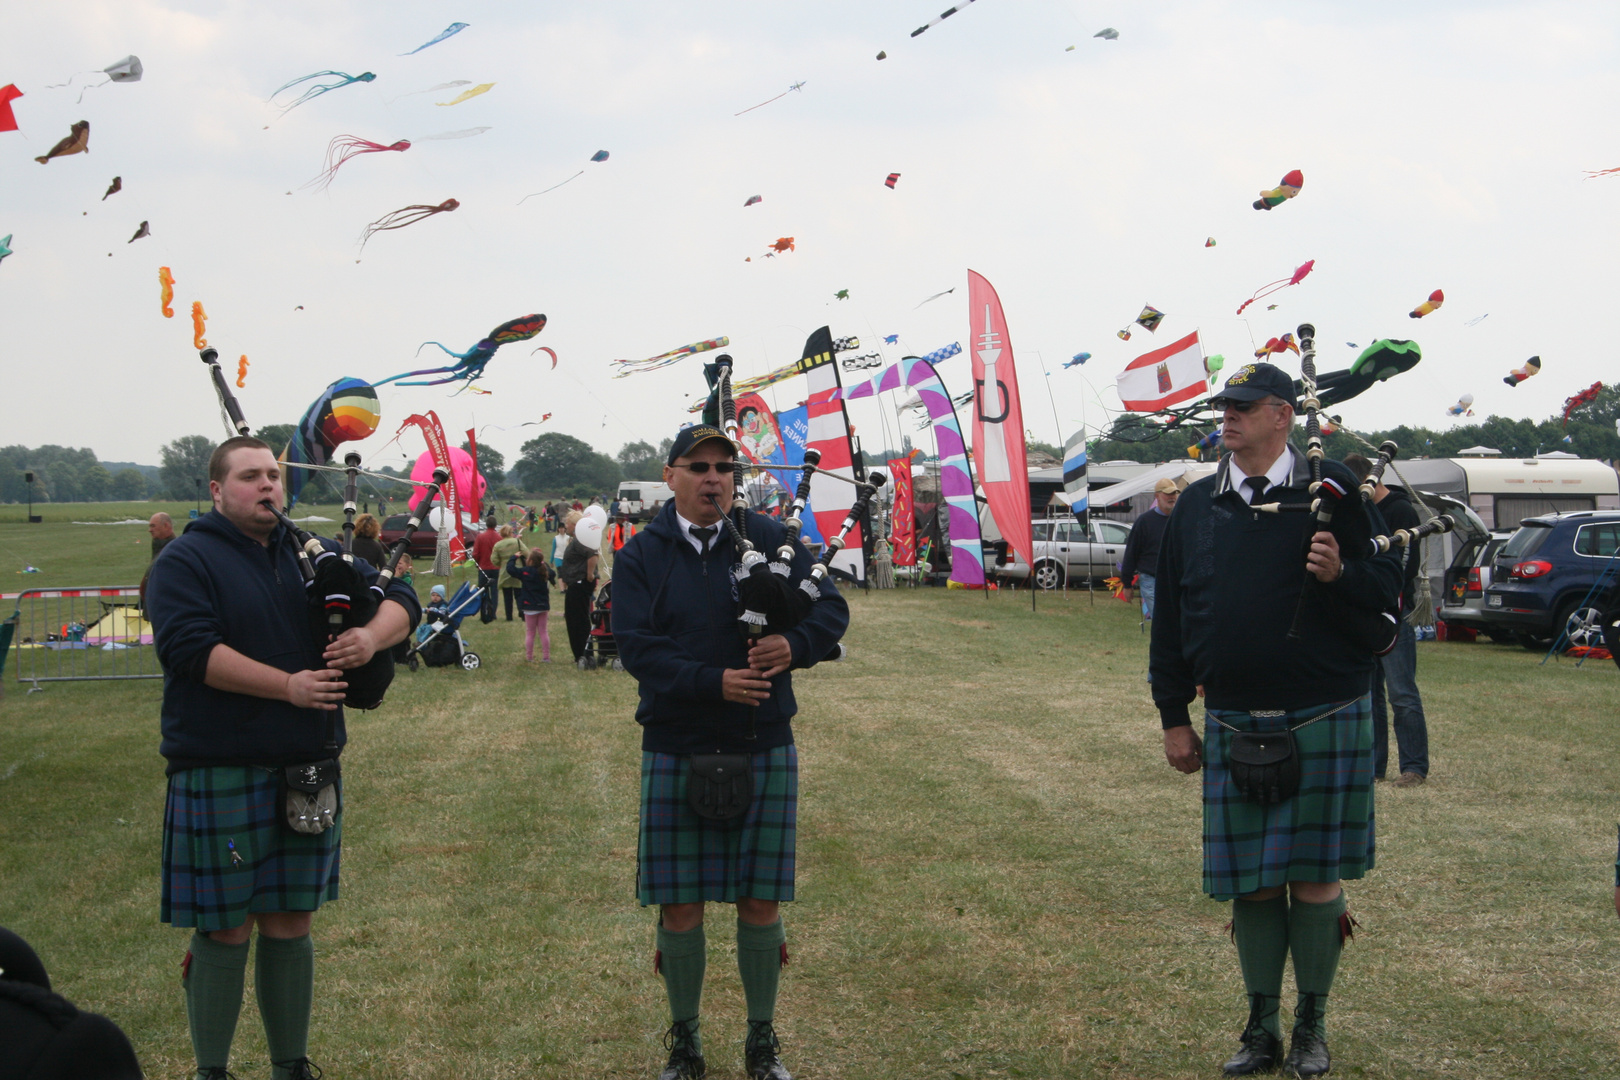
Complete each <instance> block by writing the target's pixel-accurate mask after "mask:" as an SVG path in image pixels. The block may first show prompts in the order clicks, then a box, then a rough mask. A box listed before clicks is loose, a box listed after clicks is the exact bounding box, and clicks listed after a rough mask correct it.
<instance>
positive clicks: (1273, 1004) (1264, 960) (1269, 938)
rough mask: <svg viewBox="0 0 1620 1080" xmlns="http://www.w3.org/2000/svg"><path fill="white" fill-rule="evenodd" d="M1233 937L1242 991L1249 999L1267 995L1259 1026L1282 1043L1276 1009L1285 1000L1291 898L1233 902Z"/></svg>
mask: <svg viewBox="0 0 1620 1080" xmlns="http://www.w3.org/2000/svg"><path fill="white" fill-rule="evenodd" d="M1232 935H1233V936H1234V937H1235V938H1237V951H1238V966H1239V967H1241V968H1242V969H1243V987H1244V989H1245V990H1247V991H1248V993H1249V994H1250V995H1254V994H1264V995H1265V998H1266V1000H1265V1003H1264V1005H1263V1006H1262V1012H1261V1017H1260V1022H1261V1024H1262V1025H1263V1026H1264V1027H1265V1029H1266V1030H1267V1031H1269V1032H1271V1033H1272V1034H1273V1035H1275V1036H1276V1037H1277V1038H1279V1039H1280V1038H1282V1029H1281V1027H1280V1026H1279V1024H1278V1022H1277V1007H1278V1005H1279V1004H1280V1003H1281V1000H1282V980H1283V967H1284V965H1286V964H1287V963H1288V898H1287V897H1286V896H1282V895H1278V896H1274V897H1272V898H1271V899H1270V900H1234V901H1232ZM1250 1001H1251V1003H1252V1001H1253V998H1252V996H1251V998H1250Z"/></svg>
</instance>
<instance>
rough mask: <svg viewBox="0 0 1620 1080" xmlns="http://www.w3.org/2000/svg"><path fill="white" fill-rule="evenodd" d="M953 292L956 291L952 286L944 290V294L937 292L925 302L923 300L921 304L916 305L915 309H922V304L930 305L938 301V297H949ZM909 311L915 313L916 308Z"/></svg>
mask: <svg viewBox="0 0 1620 1080" xmlns="http://www.w3.org/2000/svg"><path fill="white" fill-rule="evenodd" d="M955 291H956V286H955V285H952V286H951V287H950V288H948V289H946V290H945V291H944V292H937V293H935V294H934V295H933V296H930V297H929V298H928V299H927V300H924V301H923V302H922V304H918V305H917V307H922V306H923V304H932V303H933V302H934V301H935V300H938V299H939V298H940V297H942V296H949V295H950V294H951V293H953V292H955ZM911 310H912V311H916V310H917V308H912V309H911Z"/></svg>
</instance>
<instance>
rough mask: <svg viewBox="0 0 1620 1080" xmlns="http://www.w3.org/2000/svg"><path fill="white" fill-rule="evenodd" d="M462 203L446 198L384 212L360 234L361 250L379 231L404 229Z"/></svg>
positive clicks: (446, 211) (364, 248)
mask: <svg viewBox="0 0 1620 1080" xmlns="http://www.w3.org/2000/svg"><path fill="white" fill-rule="evenodd" d="M460 205H461V204H460V203H459V202H457V201H456V200H454V199H446V200H444V202H442V203H440V204H439V205H438V206H428V205H427V204H425V203H418V204H416V205H414V206H402V207H400V208H399V209H398V210H394V211H392V212H390V213H387V214H384V215H383V216H382V217H380V218H378V219H377V220H376V221H373V222H372V223H371V224H370V225H367V226H366V228H365V231H364V232H362V233H361V234H360V250H361V251H364V250H366V241H368V240H370V239H371V238H372V237H373V236H375V235H376V234H377V233H380V232H386V231H387V230H389V229H403V228H404V227H405V226H407V225H414V224H416V223H417V222H418V221H423V220H426V219H427V218H430V217H432V216H433V215H434V214H446V213H449V212H450V211H451V210H454V209H456V208H457V207H459V206H460ZM355 261H356V262H358V261H359V260H358V259H357V260H355Z"/></svg>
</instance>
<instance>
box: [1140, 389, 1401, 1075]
mask: <svg viewBox="0 0 1620 1080" xmlns="http://www.w3.org/2000/svg"><path fill="white" fill-rule="evenodd" d="M1214 405H1215V407H1216V409H1217V410H1218V411H1220V412H1222V413H1223V414H1224V426H1223V429H1222V442H1223V443H1224V445H1225V447H1226V449H1227V450H1229V451H1230V453H1229V454H1227V455H1226V456H1225V457H1223V458H1222V460H1221V463H1220V465H1219V466H1218V468H1217V470H1216V472H1215V475H1214V476H1211V477H1205V478H1204V479H1202V480H1199V481H1197V482H1195V483H1193V484H1192V485H1191V486H1190V487H1189V488H1188V489H1187V491H1186V492H1185V493H1184V494H1183V495H1182V496H1181V498H1180V499H1179V500H1178V502H1177V504H1176V507H1175V510H1174V511H1173V512H1172V514H1171V516H1170V521H1169V523H1168V525H1167V527H1166V529H1165V536H1164V542H1163V545H1162V546H1161V548H1160V552H1159V563H1158V574H1157V575H1156V576H1157V585H1158V606H1157V610H1156V612H1155V618H1154V621H1153V641H1152V648H1151V658H1150V661H1149V669H1150V677H1151V681H1152V686H1153V697H1154V702H1155V704H1156V705H1157V706H1158V709H1159V713H1160V722H1161V724H1162V726H1163V728H1164V744H1165V756H1166V759H1167V760H1168V761H1169V763H1170V764H1171V765H1172V766H1174V767H1175V768H1176V769H1178V770H1180V771H1182V772H1186V773H1191V772H1196V771H1198V770H1199V769H1200V768H1202V769H1203V770H1204V785H1203V790H1204V843H1203V848H1204V890H1205V891H1206V892H1207V893H1208V894H1209V895H1210V896H1211V897H1212V898H1214V899H1216V900H1223V901H1224V900H1230V901H1233V907H1232V931H1233V937H1234V940H1235V941H1236V943H1237V952H1238V963H1239V967H1240V968H1241V970H1242V974H1243V982H1244V986H1245V989H1246V992H1247V994H1248V998H1249V1019H1248V1022H1247V1024H1246V1025H1245V1027H1244V1030H1243V1035H1242V1039H1241V1043H1240V1047H1239V1050H1238V1053H1237V1054H1236V1055H1235V1056H1234V1057H1233V1058H1232V1059H1231V1060H1230V1061H1228V1062H1227V1063H1226V1065H1225V1066H1224V1071H1225V1072H1226V1074H1227V1075H1230V1076H1242V1075H1248V1074H1251V1073H1257V1072H1264V1071H1269V1070H1271V1069H1274V1068H1277V1067H1278V1066H1279V1065H1281V1066H1283V1067H1285V1068H1286V1069H1287V1070H1288V1071H1289V1073H1290V1075H1298V1076H1307V1077H1308V1076H1320V1075H1322V1074H1323V1073H1326V1072H1327V1071H1328V1068H1329V1066H1330V1061H1331V1059H1330V1056H1329V1054H1328V1049H1327V1042H1326V1029H1325V1024H1324V1020H1323V1018H1324V1015H1325V1011H1326V1008H1327V1000H1328V994H1329V992H1330V990H1331V989H1332V985H1333V978H1334V974H1335V972H1336V971H1337V967H1338V960H1339V954H1340V951H1341V949H1342V947H1343V943H1344V939H1345V938H1346V937H1348V935H1349V933H1350V928H1351V926H1352V925H1353V923H1352V921H1351V919H1350V917H1349V915H1348V913H1347V912H1346V910H1345V897H1344V890H1343V887H1342V886H1341V884H1340V883H1341V882H1342V881H1344V880H1346V879H1355V878H1360V877H1362V876H1363V875H1364V874H1365V873H1366V872H1367V871H1368V870H1369V869H1371V868H1372V866H1373V860H1374V827H1373V797H1372V725H1371V720H1370V699H1369V690H1370V687H1371V680H1372V674H1373V670H1374V665H1373V652H1372V648H1373V646H1372V645H1371V643H1370V641H1369V640H1367V639H1363V638H1361V637H1359V636H1358V631H1357V629H1356V627H1357V626H1359V625H1363V624H1364V623H1365V619H1361V618H1348V617H1346V616H1347V614H1355V615H1358V616H1361V615H1365V614H1367V613H1374V614H1376V613H1378V612H1380V611H1383V610H1385V609H1387V608H1389V607H1391V606H1392V605H1393V604H1394V603H1395V601H1396V598H1397V596H1398V593H1399V588H1400V578H1401V566H1400V562H1399V560H1398V559H1397V558H1395V557H1392V556H1390V555H1388V554H1384V555H1374V556H1371V557H1356V556H1362V555H1365V554H1366V553H1367V552H1369V551H1370V550H1371V545H1370V544H1369V543H1367V542H1366V539H1367V538H1369V537H1371V536H1372V535H1373V534H1374V533H1376V532H1380V531H1382V529H1381V525H1382V521H1381V520H1380V519H1379V518H1378V515H1377V511H1376V510H1375V509H1374V508H1372V507H1371V506H1370V504H1367V505H1363V504H1361V503H1360V502H1359V501H1352V500H1349V499H1346V500H1345V501H1343V502H1341V503H1340V504H1339V510H1338V512H1337V513H1336V514H1334V516H1333V519H1332V522H1331V524H1330V525H1329V527H1328V529H1326V530H1324V531H1316V530H1317V529H1318V528H1319V525H1318V524H1317V519H1316V516H1315V515H1314V514H1307V513H1298V512H1295V513H1283V512H1262V511H1261V510H1258V509H1256V507H1259V506H1261V505H1279V504H1302V503H1307V502H1309V501H1310V499H1311V491H1310V484H1311V472H1310V470H1309V468H1308V467H1307V462H1306V458H1305V456H1304V455H1302V454H1300V453H1299V452H1298V451H1296V450H1295V449H1294V448H1293V447H1291V446H1290V445H1289V444H1288V435H1289V432H1290V430H1291V429H1292V426H1293V420H1294V410H1295V396H1294V384H1293V380H1292V379H1291V378H1289V377H1288V376H1287V375H1286V374H1285V373H1284V372H1283V371H1282V370H1281V369H1279V368H1277V367H1275V366H1273V365H1271V364H1247V365H1244V366H1243V367H1241V368H1239V369H1238V370H1237V371H1236V372H1234V373H1233V375H1232V377H1231V379H1230V380H1229V381H1228V382H1227V384H1226V386H1225V388H1224V389H1223V390H1222V391H1221V392H1220V394H1218V395H1216V398H1215V400H1214ZM1323 468H1324V471H1325V474H1326V476H1327V478H1328V479H1330V480H1332V481H1333V482H1334V483H1336V484H1339V485H1341V486H1343V487H1344V489H1346V490H1349V491H1352V492H1353V491H1354V490H1355V488H1356V481H1355V479H1354V478H1353V477H1351V475H1350V473H1349V470H1347V469H1345V468H1344V466H1342V465H1340V464H1339V463H1337V462H1327V463H1325V465H1324V466H1323ZM1307 550H1308V555H1307ZM1307 574H1308V575H1309V578H1310V580H1309V582H1307ZM1307 587H1308V589H1309V595H1308V596H1307V598H1306V599H1307V602H1306V603H1305V604H1301V603H1300V597H1301V593H1302V590H1305V589H1307ZM1296 620H1297V622H1296ZM1296 627H1297V631H1298V632H1297V633H1291V632H1290V631H1291V629H1294V628H1296ZM1200 695H1201V696H1202V697H1203V698H1204V706H1205V739H1204V740H1203V741H1200V739H1199V737H1198V735H1197V734H1196V733H1195V732H1194V730H1193V728H1192V726H1191V717H1190V716H1189V714H1188V706H1189V705H1190V704H1191V703H1192V702H1193V701H1194V700H1195V699H1196V698H1197V697H1198V696H1200ZM1290 956H1292V958H1293V962H1294V978H1295V982H1296V984H1297V986H1298V1000H1297V1003H1296V1007H1295V1010H1294V1027H1293V1033H1292V1037H1291V1040H1290V1049H1289V1052H1288V1055H1287V1059H1286V1061H1284V1060H1283V1059H1282V1041H1281V1039H1282V1032H1281V1026H1280V1022H1279V1015H1278V1014H1279V1006H1280V1004H1281V996H1282V978H1283V970H1284V968H1285V966H1286V965H1287V962H1288V959H1289V957H1290Z"/></svg>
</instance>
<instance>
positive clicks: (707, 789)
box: [686, 754, 754, 824]
mask: <svg viewBox="0 0 1620 1080" xmlns="http://www.w3.org/2000/svg"><path fill="white" fill-rule="evenodd" d="M686 760H687V762H688V763H689V764H688V768H687V774H686V805H688V806H690V807H691V808H692V812H693V813H694V814H696V815H697V816H698V817H700V818H702V819H703V820H704V821H713V822H717V823H721V824H724V823H726V822H731V821H736V820H738V819H739V818H741V817H742V816H743V815H744V814H746V813H748V807H749V806H750V805H752V804H753V801H754V768H753V763H752V761H751V760H750V758H749V756H748V755H747V754H693V755H691V756H690V757H688V758H687V759H686Z"/></svg>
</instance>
